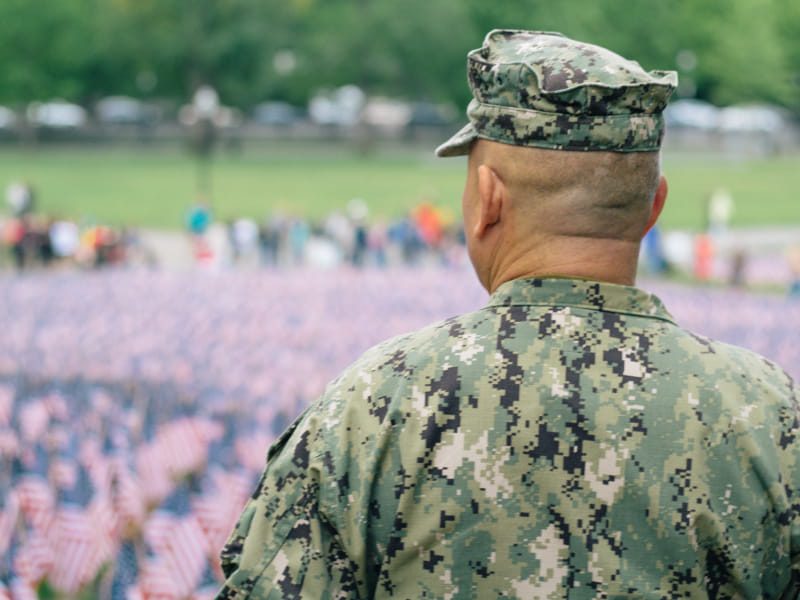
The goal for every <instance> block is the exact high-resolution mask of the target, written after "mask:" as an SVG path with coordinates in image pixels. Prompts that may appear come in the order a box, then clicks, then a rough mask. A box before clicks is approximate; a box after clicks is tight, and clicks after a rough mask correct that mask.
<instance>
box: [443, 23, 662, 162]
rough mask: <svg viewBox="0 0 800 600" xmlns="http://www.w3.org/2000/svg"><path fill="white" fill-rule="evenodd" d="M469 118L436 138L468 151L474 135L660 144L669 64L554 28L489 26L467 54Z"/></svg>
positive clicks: (591, 144) (582, 145)
mask: <svg viewBox="0 0 800 600" xmlns="http://www.w3.org/2000/svg"><path fill="white" fill-rule="evenodd" d="M467 78H468V81H469V85H470V88H471V90H472V93H473V96H474V99H473V100H472V101H471V102H470V104H469V107H468V108H467V115H468V117H469V121H470V122H469V124H468V125H467V126H465V127H464V128H463V129H462V130H461V131H459V132H458V133H456V134H455V135H454V136H453V137H452V138H451V139H450V140H448V141H447V142H445V143H444V144H442V145H441V146H439V148H437V150H436V153H437V154H438V155H439V156H455V155H461V154H466V153H467V152H468V151H469V145H470V143H471V142H472V141H473V140H474V139H476V138H483V139H487V140H494V141H496V142H503V143H508V144H514V145H517V146H535V147H538V148H550V149H557V150H605V151H614V152H646V151H654V150H658V148H659V147H660V146H661V140H662V138H663V134H664V121H663V117H662V115H661V113H662V111H663V110H664V107H665V106H666V105H667V102H668V101H669V98H670V96H671V95H672V92H673V91H674V89H675V87H676V85H677V83H678V77H677V74H676V73H675V72H673V71H650V72H647V71H645V70H644V69H642V67H641V66H640V65H639V63H637V62H635V61H631V60H627V59H625V58H623V57H621V56H619V55H618V54H614V53H613V52H611V51H609V50H606V49H605V48H601V47H600V46H594V45H592V44H586V43H583V42H578V41H575V40H572V39H569V38H567V37H564V36H563V35H561V34H560V33H549V32H541V31H517V30H494V31H491V32H489V34H488V35H487V36H486V39H485V40H484V42H483V46H482V47H481V48H478V49H476V50H473V51H472V52H470V53H469V54H468V56H467Z"/></svg>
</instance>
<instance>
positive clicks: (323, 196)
mask: <svg viewBox="0 0 800 600" xmlns="http://www.w3.org/2000/svg"><path fill="white" fill-rule="evenodd" d="M465 169H466V161H465V160H463V159H436V158H434V157H433V154H432V151H430V150H421V149H419V148H417V149H408V148H406V149H402V148H401V149H397V148H395V149H393V150H389V149H383V150H381V149H378V150H377V151H376V152H375V154H373V155H372V156H370V157H368V158H363V157H358V156H356V155H355V153H354V152H353V150H352V148H350V147H347V146H341V147H336V146H331V145H327V146H319V145H301V146H297V145H290V146H287V145H278V144H276V145H274V146H273V147H268V148H260V149H258V150H247V149H246V150H245V151H242V152H239V153H236V154H232V153H230V152H219V153H218V154H217V155H216V157H215V160H214V163H213V167H212V181H213V184H212V189H213V198H212V201H213V208H214V211H215V214H216V216H217V217H218V218H221V219H229V218H233V217H238V216H250V217H255V218H257V219H261V218H263V217H264V216H265V215H266V214H268V213H269V212H270V211H273V210H280V211H282V212H284V213H289V214H297V215H302V216H307V217H311V218H319V217H322V216H324V215H326V214H327V213H329V212H330V211H331V210H334V209H337V208H344V207H345V206H346V205H347V203H348V202H349V201H350V200H351V199H353V198H361V199H363V200H364V201H365V202H366V203H367V204H368V206H369V208H370V213H371V216H372V217H373V218H374V217H385V218H391V217H394V216H396V215H399V214H402V213H403V212H405V211H407V210H408V209H409V208H411V207H413V206H415V205H416V204H418V203H420V202H430V203H432V204H434V205H436V206H439V207H441V208H444V209H447V210H449V211H450V212H451V213H452V214H457V213H458V210H459V206H460V199H461V191H462V187H463V179H464V173H465ZM664 171H665V174H666V175H667V178H668V180H669V183H670V194H669V199H668V203H667V208H666V209H665V212H664V215H663V216H662V224H663V226H664V227H665V228H687V229H699V228H700V227H702V225H703V221H704V213H705V203H706V200H707V198H708V196H709V194H710V193H711V192H712V191H713V190H714V189H715V188H717V187H724V188H726V189H727V190H728V191H729V192H730V193H731V194H732V196H733V198H734V201H735V212H734V215H733V225H734V226H759V225H781V226H789V225H800V198H798V192H797V190H799V189H800V156H787V157H778V158H773V159H763V160H748V161H734V160H726V159H724V158H720V157H712V156H704V155H700V154H693V155H690V156H689V155H674V154H667V155H666V156H665V158H664ZM19 179H25V180H28V181H29V182H31V183H32V184H33V185H34V187H35V189H36V192H37V198H38V206H39V207H40V209H41V210H43V211H45V212H47V213H50V214H53V215H57V216H63V217H69V218H75V219H79V218H83V217H86V218H90V219H93V220H95V221H97V222H103V223H108V224H112V225H130V226H136V227H154V228H161V229H177V228H180V227H182V224H183V219H184V215H185V212H186V209H187V207H188V206H189V205H190V204H191V203H192V201H193V200H194V199H195V198H196V196H197V191H196V190H197V165H196V163H195V161H194V160H193V159H192V158H191V157H190V156H189V155H188V154H186V153H183V152H181V151H179V150H177V149H172V150H167V149H147V148H143V149H85V148H78V149H67V148H57V149H51V148H40V149H38V150H35V151H20V150H17V149H14V148H11V147H6V148H3V149H0V186H1V187H2V189H3V190H4V189H5V187H6V185H7V184H8V183H9V182H11V181H14V180H19Z"/></svg>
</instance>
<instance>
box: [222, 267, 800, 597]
mask: <svg viewBox="0 0 800 600" xmlns="http://www.w3.org/2000/svg"><path fill="white" fill-rule="evenodd" d="M798 391H799V390H798V388H797V386H796V385H795V384H794V383H792V381H791V380H790V379H789V377H788V376H787V375H786V374H785V373H783V372H782V371H781V370H780V369H779V368H778V367H776V366H775V365H773V364H771V363H769V362H768V361H766V360H765V359H763V358H761V357H759V356H757V355H755V354H752V353H750V352H748V351H746V350H743V349H740V348H736V347H732V346H728V345H725V344H722V343H718V342H713V341H710V340H708V339H705V338H703V337H700V336H697V335H693V334H691V333H689V332H687V331H685V330H683V329H681V328H680V327H678V326H677V325H676V324H675V323H674V322H673V320H672V318H671V317H670V315H669V314H668V313H667V312H666V310H665V309H664V307H663V306H662V304H661V302H660V301H659V300H658V299H657V298H655V297H654V296H651V295H649V294H647V293H645V292H642V291H640V290H637V289H636V288H630V287H624V286H617V285H611V284H602V283H592V282H587V281H578V280H567V279H527V280H515V281H512V282H508V283H506V284H504V285H503V286H501V287H500V288H499V289H498V290H497V291H496V292H495V293H494V294H493V295H492V297H491V299H490V301H489V303H488V305H487V306H486V307H485V308H483V309H481V310H478V311H476V312H473V313H470V314H466V315H462V316H459V317H455V318H452V319H449V320H447V321H443V322H441V323H439V324H436V325H433V326H431V327H428V328H426V329H423V330H421V331H418V332H415V333H411V334H408V335H404V336H401V337H398V338H395V339H393V340H390V341H387V342H385V343H383V344H381V345H379V346H377V347H375V348H374V349H372V350H370V351H369V352H367V353H366V354H365V355H364V356H362V357H361V358H360V359H359V360H358V361H357V362H356V363H355V364H353V365H352V366H351V367H350V368H349V369H347V370H346V371H345V372H344V374H342V375H341V376H340V377H339V378H338V379H336V380H335V381H334V382H332V383H331V384H330V386H329V387H328V388H327V390H326V391H325V393H324V394H323V396H322V397H321V398H320V399H319V400H318V401H317V402H316V403H315V404H314V405H313V406H312V407H311V408H310V409H309V410H308V411H306V412H305V413H304V414H303V415H302V416H301V417H300V418H299V419H298V420H297V422H296V423H295V424H294V425H293V426H292V427H291V428H290V429H289V430H288V431H287V432H286V433H285V434H284V435H283V436H282V437H281V439H280V440H279V441H278V442H277V443H276V444H275V445H274V446H273V448H272V449H271V450H270V453H269V458H268V462H267V467H266V470H265V473H264V475H263V478H262V480H261V482H260V483H259V485H258V488H257V490H256V492H255V494H254V496H253V499H252V501H250V502H249V504H248V505H247V506H246V508H245V510H244V512H243V514H242V517H241V519H240V521H239V523H238V525H237V527H236V529H235V531H234V532H233V534H232V535H231V537H230V539H229V541H228V544H227V545H226V546H225V548H224V550H223V553H222V561H223V568H224V570H225V573H226V575H227V577H228V579H227V581H226V583H225V586H224V588H223V589H222V590H221V592H220V594H219V598H248V597H254V598H270V599H272V598H347V599H351V598H402V599H407V598H408V599H417V598H450V599H461V598H481V599H485V598H525V599H528V598H567V597H568V598H594V597H597V598H620V597H632V598H677V597H690V598H734V597H735V598H779V597H782V596H783V597H795V595H796V594H797V591H798V587H797V585H798V584H797V582H798V569H799V568H800V441H798V437H797V436H798Z"/></svg>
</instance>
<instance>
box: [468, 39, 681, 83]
mask: <svg viewBox="0 0 800 600" xmlns="http://www.w3.org/2000/svg"><path fill="white" fill-rule="evenodd" d="M477 52H478V50H477V49H476V50H473V51H471V52H470V53H469V55H468V56H467V59H468V60H472V61H475V62H479V63H481V64H484V65H491V66H497V65H507V66H516V65H521V66H523V67H526V68H527V69H528V70H529V71H530V72H531V73H532V74H533V75H534V76H535V77H536V83H539V84H540V83H541V81H540V80H539V74H538V73H537V72H536V71H534V70H533V68H531V65H530V64H529V63H528V62H527V61H524V60H514V61H509V62H491V61H489V60H486V59H484V58H483V57H482V56H480V55H479V54H477ZM643 71H644V70H643ZM652 72H655V71H644V73H645V74H646V75H647V76H648V77H653V76H652V75H651V74H650V73H652ZM660 72H662V73H665V75H664V77H666V78H669V76H670V75H672V74H674V71H660ZM646 85H652V86H658V87H665V88H671V89H674V88H675V84H673V83H670V82H662V81H658V80H654V81H638V82H634V83H625V84H624V85H611V84H608V83H602V82H599V81H597V82H595V81H590V82H581V83H576V84H575V85H574V86H572V87H566V88H560V89H557V90H545V89H542V87H541V86H539V92H540V93H542V94H563V93H564V92H571V91H573V90H576V89H579V88H587V87H596V88H603V89H608V90H617V89H619V88H622V87H625V88H633V87H643V86H646Z"/></svg>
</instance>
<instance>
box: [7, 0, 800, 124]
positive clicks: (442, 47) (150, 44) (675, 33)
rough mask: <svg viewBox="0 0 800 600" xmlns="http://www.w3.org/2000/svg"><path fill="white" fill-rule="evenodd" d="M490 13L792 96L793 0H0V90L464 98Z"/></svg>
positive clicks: (700, 76) (724, 82)
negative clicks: (345, 90) (468, 58)
mask: <svg viewBox="0 0 800 600" xmlns="http://www.w3.org/2000/svg"><path fill="white" fill-rule="evenodd" d="M495 27H510V28H524V29H541V30H555V31H562V32H564V33H566V34H567V35H570V36H572V37H575V38H578V39H585V40H587V41H592V42H595V43H598V44H602V45H605V46H607V47H609V48H611V49H613V50H615V51H617V52H619V53H620V54H623V55H625V56H630V57H635V58H636V59H638V60H639V61H640V62H641V63H642V65H643V66H645V67H646V68H663V69H678V70H679V71H680V74H681V77H682V79H683V81H684V85H683V86H682V87H681V90H680V92H681V93H682V94H685V95H690V96H691V95H696V96H697V97H699V98H703V99H707V100H711V101H713V102H716V103H721V104H728V103H736V102H746V101H769V102H776V103H779V104H783V105H785V106H787V107H790V108H792V109H794V110H800V3H798V2H797V1H796V0H636V2H631V1H630V0H573V1H571V2H545V1H543V0H504V1H503V2H486V0H403V1H402V2H397V1H393V0H48V2H46V3H44V2H35V1H32V0H3V1H2V2H0V61H2V64H3V69H2V70H0V102H3V103H11V104H22V103H25V102H27V101H30V100H42V99H47V98H52V97H64V98H66V99H70V100H75V101H79V102H84V103H90V102H91V101H93V100H94V99H96V98H98V97H100V96H104V95H109V94H131V95H135V96H144V97H147V96H152V97H158V98H166V99H173V100H175V101H176V102H182V101H185V100H186V98H188V97H189V95H190V94H191V92H192V90H193V89H194V88H195V87H196V86H197V85H199V84H200V83H211V84H212V85H214V86H215V87H217V89H218V90H219V91H220V95H221V96H222V99H223V101H224V102H226V103H227V104H233V105H237V106H241V107H243V108H247V107H249V106H251V105H253V104H255V103H257V102H260V101H262V100H266V99H283V100H288V101H291V102H294V103H297V104H302V103H305V102H306V101H307V100H308V98H309V96H310V95H311V94H313V93H314V92H315V91H316V90H318V89H321V88H332V87H335V86H339V85H343V84H346V83H356V84H358V85H360V86H362V87H363V88H365V89H366V90H367V91H368V92H370V93H381V94H390V95H395V96H400V97H405V98H408V99H418V98H428V99H433V100H445V101H452V102H455V103H457V104H458V105H463V104H464V102H465V100H466V99H467V98H468V89H467V87H466V84H465V81H464V62H465V60H464V56H465V53H466V52H467V50H469V49H470V48H473V47H476V46H478V45H479V44H480V41H481V39H482V36H483V35H484V33H485V32H486V31H488V30H489V29H492V28H495Z"/></svg>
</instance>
